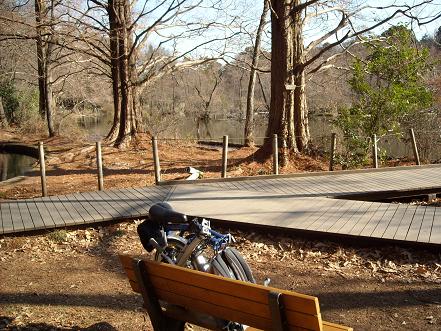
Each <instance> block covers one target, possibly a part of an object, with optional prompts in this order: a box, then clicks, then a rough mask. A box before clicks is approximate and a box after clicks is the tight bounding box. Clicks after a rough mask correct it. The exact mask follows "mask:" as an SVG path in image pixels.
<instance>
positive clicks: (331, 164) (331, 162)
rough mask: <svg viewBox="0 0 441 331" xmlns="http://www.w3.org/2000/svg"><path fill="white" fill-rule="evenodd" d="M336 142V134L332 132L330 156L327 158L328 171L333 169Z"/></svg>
mask: <svg viewBox="0 0 441 331" xmlns="http://www.w3.org/2000/svg"><path fill="white" fill-rule="evenodd" d="M336 143H337V134H336V133H335V132H333V133H332V135H331V156H330V159H329V171H334V157H335V146H336Z"/></svg>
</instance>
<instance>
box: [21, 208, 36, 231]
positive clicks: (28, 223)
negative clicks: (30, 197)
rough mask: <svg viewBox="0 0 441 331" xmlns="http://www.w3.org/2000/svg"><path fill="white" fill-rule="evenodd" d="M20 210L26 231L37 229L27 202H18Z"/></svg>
mask: <svg viewBox="0 0 441 331" xmlns="http://www.w3.org/2000/svg"><path fill="white" fill-rule="evenodd" d="M17 202H18V206H19V209H20V214H21V220H22V222H23V226H24V228H25V230H26V231H29V230H33V229H34V228H35V225H34V221H33V220H32V216H31V213H30V212H29V208H28V204H27V201H26V200H17Z"/></svg>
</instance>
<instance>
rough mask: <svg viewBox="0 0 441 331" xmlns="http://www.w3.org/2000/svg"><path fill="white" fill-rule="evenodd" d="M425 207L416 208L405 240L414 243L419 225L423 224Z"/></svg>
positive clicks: (418, 231)
mask: <svg viewBox="0 0 441 331" xmlns="http://www.w3.org/2000/svg"><path fill="white" fill-rule="evenodd" d="M426 208H427V207H426V206H421V205H419V206H417V210H416V211H415V214H414V215H413V219H412V223H411V224H410V227H409V231H408V232H407V236H406V240H409V241H416V240H417V239H418V234H419V233H420V229H421V225H422V224H423V219H424V215H425V213H426Z"/></svg>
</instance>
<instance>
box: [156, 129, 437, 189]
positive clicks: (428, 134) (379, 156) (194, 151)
mask: <svg viewBox="0 0 441 331" xmlns="http://www.w3.org/2000/svg"><path fill="white" fill-rule="evenodd" d="M224 137H225V136H222V137H209V138H200V139H196V138H157V141H158V142H159V144H160V145H161V144H168V145H169V147H170V144H174V145H175V146H176V148H180V150H179V153H181V154H182V153H187V155H186V157H185V158H184V157H182V158H179V161H176V160H175V159H176V157H167V156H165V157H162V159H161V160H160V163H161V166H160V171H159V173H158V182H159V181H160V180H161V178H162V179H166V180H167V179H174V178H176V171H178V170H179V169H180V170H181V172H182V176H181V177H179V176H178V178H180V179H182V178H185V177H186V175H187V174H186V172H188V171H189V169H191V168H196V169H197V170H199V171H200V172H201V173H200V176H199V177H198V178H205V177H221V175H222V174H225V173H228V177H235V176H243V175H250V174H251V175H254V174H257V175H268V174H276V173H278V170H279V167H280V166H279V165H278V163H277V164H276V163H275V162H274V159H276V158H278V153H279V151H278V150H277V151H274V146H272V148H273V151H272V159H273V162H271V161H269V162H266V163H265V162H264V163H262V162H261V161H262V159H261V158H259V157H258V153H256V151H257V149H258V147H260V146H261V145H262V144H263V142H264V141H268V142H269V141H272V140H273V139H274V137H269V136H259V137H254V141H255V142H256V145H255V147H254V148H242V147H244V138H243V137H228V144H227V146H225V144H224V142H223V140H224V139H225V138H224ZM414 137H415V138H414V139H412V134H411V132H410V131H409V132H393V133H387V134H384V135H381V136H375V137H374V136H372V137H369V136H349V135H342V134H340V135H339V134H335V138H333V134H331V133H330V134H326V135H315V136H312V137H311V140H310V144H309V146H310V148H309V151H308V152H309V154H311V155H312V156H315V157H318V158H319V159H320V160H321V162H322V163H326V162H328V163H329V169H330V170H335V169H346V168H348V167H345V166H344V164H342V162H341V159H342V156H343V155H346V154H354V152H355V151H354V150H351V148H352V147H351V146H350V145H348V144H347V141H348V140H349V139H357V140H358V141H361V146H363V148H364V153H365V156H366V157H367V159H366V161H365V163H364V164H362V166H364V167H366V166H368V167H384V166H391V165H400V164H403V165H411V164H419V163H420V159H421V160H422V162H423V163H432V162H438V160H441V132H440V131H435V130H428V131H419V132H415V133H414ZM297 138H302V137H301V136H294V137H291V139H297ZM333 140H334V141H333ZM257 142H260V143H257ZM185 145H186V146H185ZM283 145H284V142H283V141H281V139H280V138H279V142H278V146H283ZM159 148H160V147H159ZM225 150H226V153H225ZM366 150H367V151H368V152H367V154H366ZM216 153H217V154H216ZM225 154H227V155H228V156H227V159H226V160H223V156H225ZM244 163H246V164H248V165H249V164H255V166H254V169H253V170H252V171H251V170H250V169H245V170H244V168H243V164H244ZM332 163H333V164H332ZM178 168H179V169H178ZM225 168H226V169H225ZM193 177H195V176H193Z"/></svg>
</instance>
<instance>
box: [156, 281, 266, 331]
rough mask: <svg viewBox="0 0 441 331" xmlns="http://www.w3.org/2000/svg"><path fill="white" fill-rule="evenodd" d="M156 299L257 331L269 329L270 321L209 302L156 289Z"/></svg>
mask: <svg viewBox="0 0 441 331" xmlns="http://www.w3.org/2000/svg"><path fill="white" fill-rule="evenodd" d="M156 294H157V296H158V299H160V300H164V301H166V302H168V303H171V304H175V305H179V306H182V307H185V308H189V309H190V307H191V310H195V311H198V312H202V313H205V314H208V315H212V316H216V317H219V318H224V319H227V318H228V319H229V320H232V321H236V322H239V323H244V324H250V325H252V326H255V327H257V328H259V329H263V330H269V329H271V324H272V322H271V320H270V319H268V318H264V317H261V316H256V315H252V314H247V313H244V312H241V311H237V310H234V309H231V308H226V307H222V306H218V305H215V304H212V303H209V302H204V301H199V300H194V299H193V298H189V297H187V296H184V295H179V294H176V293H172V292H168V291H164V290H160V289H156Z"/></svg>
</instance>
